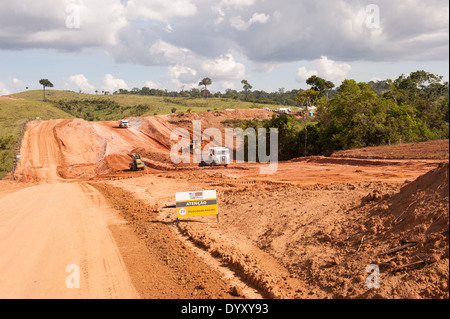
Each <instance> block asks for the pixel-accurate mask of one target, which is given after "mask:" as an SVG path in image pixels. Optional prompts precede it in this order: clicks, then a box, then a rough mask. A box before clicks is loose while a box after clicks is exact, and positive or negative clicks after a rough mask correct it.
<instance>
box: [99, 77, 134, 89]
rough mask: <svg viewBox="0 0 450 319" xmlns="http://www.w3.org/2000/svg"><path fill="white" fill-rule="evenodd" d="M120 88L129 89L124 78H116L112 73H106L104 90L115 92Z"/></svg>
mask: <svg viewBox="0 0 450 319" xmlns="http://www.w3.org/2000/svg"><path fill="white" fill-rule="evenodd" d="M119 89H124V90H129V88H128V85H127V84H126V83H125V81H124V80H122V79H118V78H115V77H113V76H112V75H111V74H106V75H105V77H104V79H103V85H102V91H108V92H110V93H113V92H115V91H117V90H119Z"/></svg>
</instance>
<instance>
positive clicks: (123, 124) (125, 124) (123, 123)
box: [119, 120, 129, 128]
mask: <svg viewBox="0 0 450 319" xmlns="http://www.w3.org/2000/svg"><path fill="white" fill-rule="evenodd" d="M119 127H120V128H128V127H129V122H128V120H121V121H119Z"/></svg>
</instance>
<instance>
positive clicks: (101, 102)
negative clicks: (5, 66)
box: [13, 90, 279, 121]
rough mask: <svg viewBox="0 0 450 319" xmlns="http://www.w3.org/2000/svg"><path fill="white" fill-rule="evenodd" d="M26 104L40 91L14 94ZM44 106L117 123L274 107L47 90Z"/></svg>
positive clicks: (36, 98)
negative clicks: (124, 120) (135, 118)
mask: <svg viewBox="0 0 450 319" xmlns="http://www.w3.org/2000/svg"><path fill="white" fill-rule="evenodd" d="M13 96H14V97H16V98H21V99H25V100H29V101H36V102H38V101H42V100H43V94H42V90H34V91H27V92H22V93H18V94H14V95H13ZM46 98H47V103H50V104H53V105H54V106H55V107H57V108H59V109H60V110H63V111H64V112H66V113H69V114H71V115H73V116H75V117H78V118H83V119H85V120H90V121H105V120H114V121H117V120H120V119H122V118H124V117H135V116H153V115H159V114H171V113H173V112H175V113H187V112H188V111H189V110H191V111H192V112H194V113H203V112H207V111H221V110H226V109H250V108H261V109H262V108H263V107H268V108H271V109H276V108H278V107H279V106H277V105H267V104H256V103H252V102H243V101H240V100H235V99H224V98H213V97H210V98H208V99H205V98H192V97H168V96H151V95H138V94H115V95H104V94H84V93H75V92H72V91H58V90H46Z"/></svg>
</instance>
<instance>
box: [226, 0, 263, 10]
mask: <svg viewBox="0 0 450 319" xmlns="http://www.w3.org/2000/svg"><path fill="white" fill-rule="evenodd" d="M255 2H256V0H222V1H221V2H220V5H221V6H224V7H233V8H241V7H250V6H252V5H254V4H255Z"/></svg>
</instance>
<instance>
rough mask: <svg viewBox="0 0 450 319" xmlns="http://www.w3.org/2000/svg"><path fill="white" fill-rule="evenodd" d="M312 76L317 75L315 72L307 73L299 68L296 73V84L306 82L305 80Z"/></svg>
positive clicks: (303, 68) (304, 69)
mask: <svg viewBox="0 0 450 319" xmlns="http://www.w3.org/2000/svg"><path fill="white" fill-rule="evenodd" d="M313 75H317V71H316V70H311V71H308V70H307V69H306V68H305V67H301V68H299V69H298V71H297V82H299V83H303V82H306V80H307V79H309V78H310V77H312V76H313Z"/></svg>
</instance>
